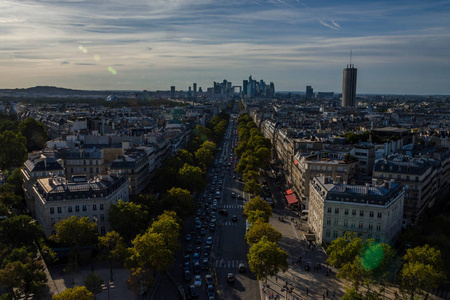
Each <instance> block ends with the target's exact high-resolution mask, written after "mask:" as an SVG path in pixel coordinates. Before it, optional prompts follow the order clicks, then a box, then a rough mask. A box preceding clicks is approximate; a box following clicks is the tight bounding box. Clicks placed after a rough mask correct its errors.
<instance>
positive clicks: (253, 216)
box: [247, 210, 270, 224]
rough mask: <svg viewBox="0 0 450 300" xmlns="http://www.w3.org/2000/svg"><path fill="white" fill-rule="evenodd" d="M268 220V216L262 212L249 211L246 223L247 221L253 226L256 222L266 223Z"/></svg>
mask: <svg viewBox="0 0 450 300" xmlns="http://www.w3.org/2000/svg"><path fill="white" fill-rule="evenodd" d="M269 219H270V216H269V215H268V214H266V212H264V211H262V210H251V211H250V212H249V213H248V216H247V221H249V222H250V223H251V224H255V223H256V222H264V223H268V222H269Z"/></svg>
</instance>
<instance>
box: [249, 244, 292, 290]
mask: <svg viewBox="0 0 450 300" xmlns="http://www.w3.org/2000/svg"><path fill="white" fill-rule="evenodd" d="M247 257H248V264H249V266H250V270H251V271H252V272H253V273H254V274H255V275H256V278H258V280H265V281H266V283H267V277H269V276H275V275H276V274H277V273H278V272H280V271H282V272H286V271H287V270H288V268H289V266H288V261H287V259H288V257H289V254H288V253H287V252H286V251H284V250H282V249H280V248H279V247H278V246H277V244H276V243H274V242H270V241H268V240H267V237H266V236H263V237H262V238H261V240H260V241H259V242H258V243H256V244H253V246H252V247H251V248H250V251H249V254H247Z"/></svg>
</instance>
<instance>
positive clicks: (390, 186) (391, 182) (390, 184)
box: [389, 179, 395, 190]
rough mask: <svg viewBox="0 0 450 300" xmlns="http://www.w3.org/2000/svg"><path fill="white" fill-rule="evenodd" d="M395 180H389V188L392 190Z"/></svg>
mask: <svg viewBox="0 0 450 300" xmlns="http://www.w3.org/2000/svg"><path fill="white" fill-rule="evenodd" d="M394 182H395V179H391V181H390V182H389V189H390V190H391V189H392V188H393V187H394V185H393V183H394Z"/></svg>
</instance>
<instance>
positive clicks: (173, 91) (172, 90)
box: [170, 85, 175, 99]
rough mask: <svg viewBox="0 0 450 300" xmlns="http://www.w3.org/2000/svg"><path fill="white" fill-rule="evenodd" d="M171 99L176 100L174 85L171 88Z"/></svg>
mask: <svg viewBox="0 0 450 300" xmlns="http://www.w3.org/2000/svg"><path fill="white" fill-rule="evenodd" d="M170 98H172V99H174V98H175V86H174V85H172V86H171V87H170Z"/></svg>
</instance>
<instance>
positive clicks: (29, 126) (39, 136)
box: [19, 117, 48, 152]
mask: <svg viewBox="0 0 450 300" xmlns="http://www.w3.org/2000/svg"><path fill="white" fill-rule="evenodd" d="M19 132H20V133H21V134H22V135H23V136H24V137H25V138H26V140H27V142H26V147H27V149H28V152H32V151H34V150H41V149H43V148H44V147H45V145H46V143H47V139H48V134H47V130H45V127H44V125H42V124H41V123H40V122H38V121H36V120H35V119H33V118H31V117H28V118H26V119H25V121H23V122H21V123H20V125H19Z"/></svg>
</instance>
